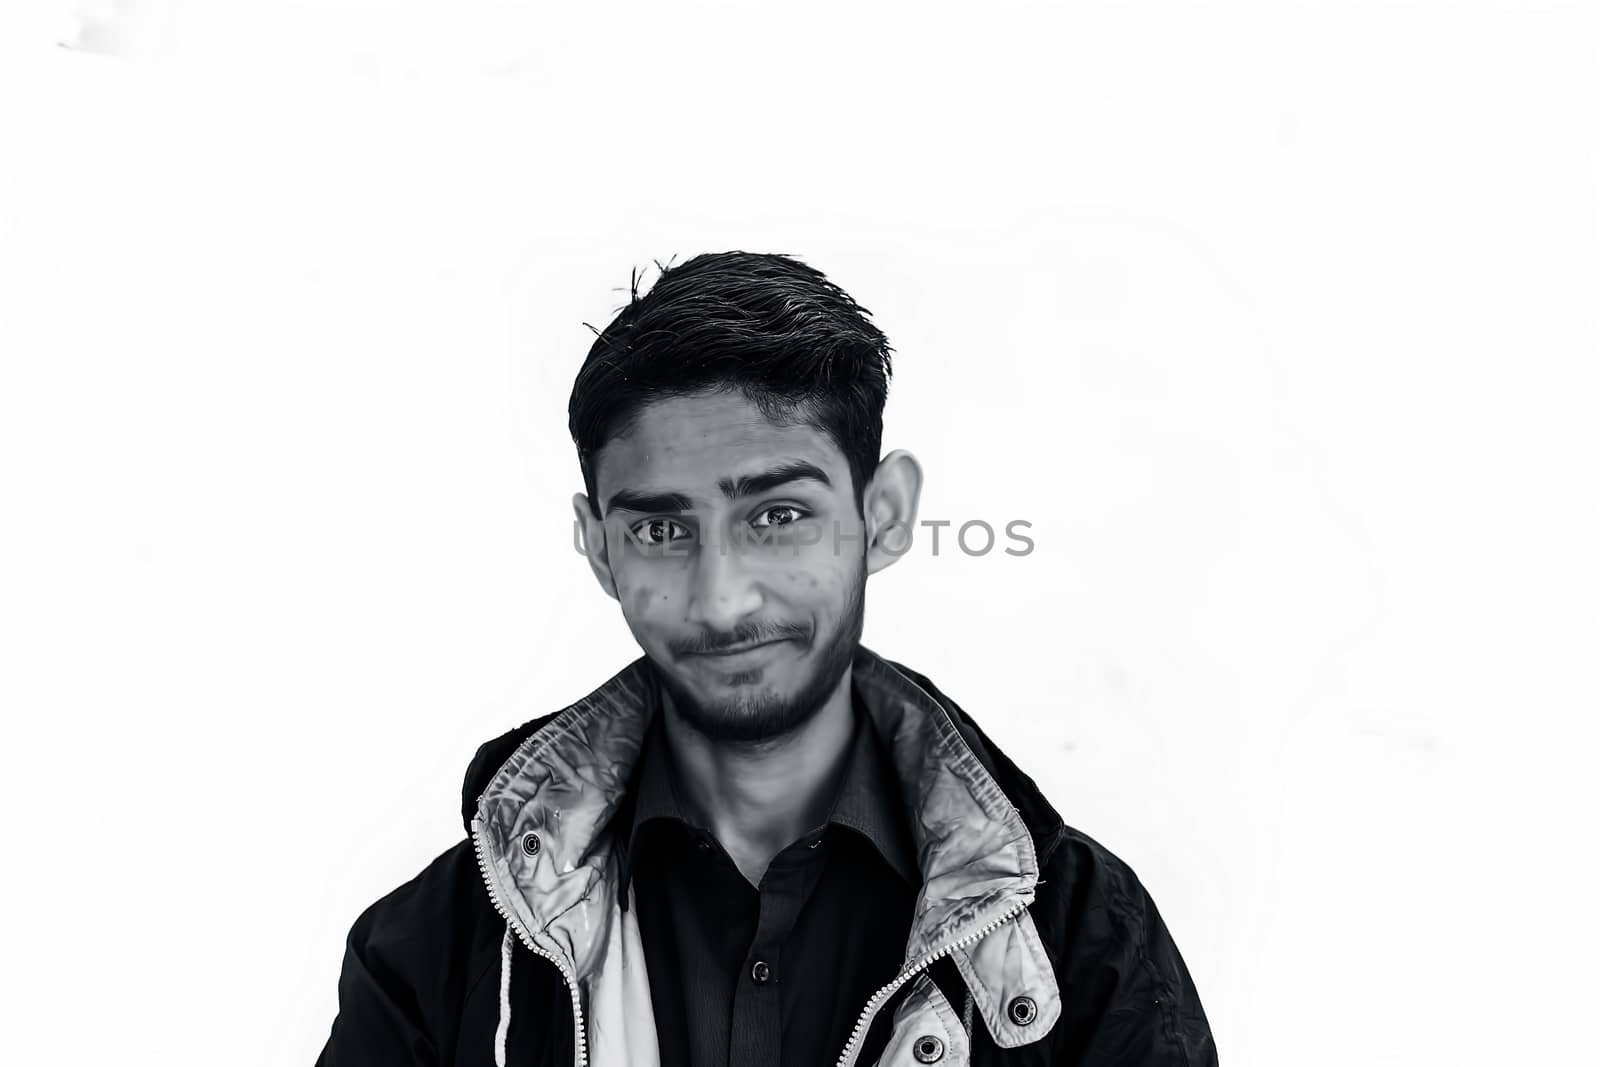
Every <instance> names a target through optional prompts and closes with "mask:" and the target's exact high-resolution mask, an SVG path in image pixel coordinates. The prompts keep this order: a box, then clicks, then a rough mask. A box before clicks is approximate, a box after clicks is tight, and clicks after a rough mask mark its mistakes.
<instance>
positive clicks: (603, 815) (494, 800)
mask: <svg viewBox="0 0 1600 1067" xmlns="http://www.w3.org/2000/svg"><path fill="white" fill-rule="evenodd" d="M914 677H916V678H917V679H919V680H921V681H923V682H925V681H926V680H925V679H921V676H920V675H917V676H914ZM853 678H854V684H855V686H856V689H857V692H858V693H859V695H860V697H861V701H862V704H863V706H864V708H865V710H866V712H867V713H868V715H869V716H870V717H871V721H872V726H873V728H874V729H875V731H876V732H877V734H878V736H879V737H880V738H882V739H883V741H884V744H885V747H886V749H887V755H888V758H889V762H890V763H891V764H892V765H893V767H894V770H895V774H896V779H897V781H896V789H897V791H898V794H899V796H900V797H901V799H902V801H903V803H904V806H905V810H906V813H907V815H908V821H909V824H910V828H911V833H912V839H913V845H914V849H915V852H916V857H917V865H918V868H919V870H920V872H921V878H922V885H921V889H920V891H919V893H918V897H917V901H916V905H915V908H914V910H913V919H912V926H911V931H910V936H909V937H908V939H907V944H906V954H905V959H906V965H907V967H910V966H912V965H913V964H914V963H915V962H916V961H919V960H922V959H923V958H924V957H926V956H931V955H936V954H938V953H941V952H944V951H947V950H949V949H950V948H951V946H952V945H954V944H957V943H961V944H966V943H969V942H970V941H971V940H972V939H975V938H977V937H978V936H980V935H981V934H983V933H984V932H985V931H990V930H992V929H994V927H995V925H996V924H997V923H998V922H1000V921H1001V920H1003V919H1004V918H1006V917H1008V916H1012V915H1016V914H1018V913H1019V912H1020V910H1021V909H1022V908H1024V907H1025V906H1026V905H1027V904H1029V903H1031V902H1032V900H1033V897H1034V892H1035V887H1036V886H1037V884H1038V881H1039V859H1038V854H1037V851H1036V847H1035V834H1034V833H1033V832H1030V828H1029V826H1028V825H1027V823H1025V822H1024V819H1023V816H1022V815H1021V814H1020V813H1019V811H1018V808H1017V807H1016V806H1015V805H1014V804H1013V802H1012V800H1011V799H1010V798H1008V796H1007V795H1006V794H1005V793H1004V792H1002V790H1001V788H1000V786H999V785H998V784H997V783H996V781H995V778H994V776H993V775H992V774H991V773H990V769H989V767H988V766H986V765H985V762H984V761H982V760H980V759H979V757H978V756H977V755H976V754H975V751H974V748H975V746H976V747H977V748H979V749H980V750H981V749H983V748H984V747H985V746H984V745H983V744H982V735H981V734H980V733H978V732H977V731H976V728H975V727H973V726H972V725H971V724H970V722H965V723H963V724H962V727H963V728H958V726H957V720H958V719H959V718H960V717H961V716H960V713H959V711H957V710H956V709H955V708H954V705H951V706H950V709H949V710H947V708H946V707H945V706H944V705H942V704H941V703H940V702H939V701H938V700H936V699H934V697H933V696H931V695H930V694H929V692H928V691H927V689H926V688H925V687H924V685H921V684H919V682H918V681H914V680H913V676H912V675H911V674H910V672H905V671H903V670H902V669H900V668H898V667H897V666H896V665H894V664H891V663H890V662H889V661H887V660H885V659H883V658H882V657H880V656H878V655H877V654H876V653H874V652H872V651H870V650H868V649H866V648H865V647H859V646H858V648H857V652H856V657H855V660H854V663H853ZM658 706H659V692H658V690H657V689H656V681H655V677H654V673H653V669H652V668H651V667H650V665H649V663H648V661H647V660H645V659H643V658H641V659H639V660H636V661H634V662H633V663H632V664H630V665H629V666H628V667H626V668H624V669H623V670H622V671H620V672H619V673H618V674H617V675H616V676H614V677H613V678H611V679H610V680H609V681H607V682H606V683H605V684H603V685H602V686H600V687H599V688H598V689H596V690H595V691H594V692H592V693H590V694H589V695H588V696H586V697H584V698H583V699H581V700H579V701H578V702H577V703H575V704H573V705H571V706H570V707H568V708H565V709H563V710H562V711H561V712H559V713H557V714H556V715H554V716H552V717H550V718H548V719H545V720H542V721H541V722H540V723H537V724H535V725H536V726H537V728H536V729H534V730H533V731H532V732H531V733H530V734H529V735H528V736H526V738H525V739H523V740H521V741H520V742H519V743H517V744H516V745H515V747H514V748H513V749H511V751H510V752H509V754H508V755H507V756H506V757H505V758H504V760H503V762H501V763H499V765H498V768H497V769H496V770H494V771H493V773H492V774H491V775H490V776H489V777H488V780H487V782H486V784H485V785H484V786H483V787H482V791H481V793H479V795H478V796H477V798H476V804H475V805H473V808H474V810H473V811H472V815H473V818H472V824H473V829H474V833H475V834H476V835H477V837H478V841H479V846H480V848H481V850H482V852H483V856H482V859H483V862H484V868H485V870H484V873H485V877H486V879H487V880H488V882H489V885H490V889H491V892H492V893H493V894H494V896H495V898H496V902H497V904H498V905H499V906H500V907H501V908H502V909H503V910H505V911H506V912H507V915H508V918H509V919H511V920H513V921H514V922H515V923H517V924H520V925H521V926H522V927H523V929H524V930H525V931H526V932H527V934H528V935H529V937H530V938H532V939H533V940H534V941H536V942H538V943H540V944H541V945H542V946H543V947H544V948H545V950H547V951H551V952H554V953H556V954H557V955H558V956H559V957H560V962H561V963H563V965H564V966H565V967H566V968H567V969H569V970H570V972H571V973H572V975H573V976H574V977H575V978H576V979H578V980H579V981H582V980H583V978H584V977H585V976H586V975H588V974H589V973H591V972H592V971H593V970H594V969H595V968H596V967H597V965H598V964H599V963H601V962H602V957H603V956H604V952H605V946H606V945H607V943H608V937H609V935H610V932H611V931H610V927H611V924H612V923H613V922H614V921H615V920H616V916H617V915H618V913H619V907H620V901H619V899H618V893H619V885H620V878H619V877H618V876H619V867H618V859H619V857H618V855H617V853H618V851H619V850H618V849H616V848H615V842H614V840H613V834H612V832H611V824H612V818H613V816H614V815H615V814H616V812H617V809H618V807H619V805H621V804H622V803H623V801H624V799H625V797H626V793H627V788H628V783H629V781H630V780H631V778H632V776H633V771H634V769H635V766H636V765H637V763H638V761H639V756H640V752H641V748H642V745H643V741H644V737H645V734H646V730H647V729H648V727H649V724H650V722H651V719H652V717H653V716H654V714H655V712H656V710H657V708H658ZM503 750H504V748H503V746H496V747H494V748H491V747H490V746H485V749H484V750H480V753H479V763H478V765H477V768H476V769H477V773H478V774H480V775H481V774H482V768H481V765H482V764H483V763H484V761H485V759H486V757H487V759H488V760H490V761H492V760H493V759H497V758H499V753H500V752H501V751H503ZM986 755H989V756H990V759H991V760H992V759H993V754H990V753H986ZM1010 769H1011V770H1012V771H1014V770H1015V768H1010ZM473 777H474V774H473V773H472V772H469V782H471V780H472V779H473ZM1016 778H1017V779H1019V780H1020V782H1021V783H1025V785H1026V787H1027V789H1028V790H1029V791H1030V792H1032V793H1034V794H1036V792H1037V791H1036V790H1033V789H1032V783H1031V782H1030V781H1028V779H1027V778H1026V777H1025V776H1022V775H1020V772H1018V773H1017V774H1016ZM470 788H471V787H470V785H469V789H470ZM1029 800H1030V802H1032V803H1037V804H1042V803H1043V801H1042V798H1036V797H1035V796H1030V798H1029ZM1044 810H1046V811H1047V812H1048V817H1047V818H1046V819H1045V820H1044V822H1043V825H1042V826H1041V827H1040V829H1039V832H1040V833H1041V835H1043V833H1044V831H1046V830H1053V829H1054V827H1055V826H1058V825H1059V817H1056V816H1055V815H1054V812H1053V810H1050V809H1048V806H1047V805H1046V806H1045V809H1044ZM1024 918H1025V916H1024ZM1025 925H1026V928H1027V932H1028V934H1029V938H1028V947H1029V948H1030V950H1031V948H1032V947H1033V946H1034V945H1035V944H1036V941H1037V937H1036V935H1034V934H1032V931H1031V927H1032V924H1031V922H1027V923H1026V924H1025ZM985 940H989V939H988V938H987V937H985ZM957 956H958V962H960V953H957ZM963 970H964V973H965V971H966V968H963ZM977 977H979V978H981V976H977ZM968 978H969V984H971V982H972V980H973V978H974V976H972V975H968ZM1050 984H1051V986H1052V989H1053V985H1054V982H1053V979H1051V980H1050ZM980 1006H982V1001H981V998H980ZM987 1014H988V1013H987V1012H986V1015H987ZM989 1022H990V1026H991V1029H993V1028H994V1026H995V1021H994V1020H992V1019H991V1020H989Z"/></svg>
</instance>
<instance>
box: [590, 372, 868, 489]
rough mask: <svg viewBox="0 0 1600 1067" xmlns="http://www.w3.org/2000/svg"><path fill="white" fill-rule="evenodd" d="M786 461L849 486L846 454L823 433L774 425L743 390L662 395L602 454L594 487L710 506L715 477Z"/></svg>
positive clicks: (800, 426) (798, 426)
mask: <svg viewBox="0 0 1600 1067" xmlns="http://www.w3.org/2000/svg"><path fill="white" fill-rule="evenodd" d="M784 460H806V461H809V462H811V463H814V464H816V465H817V466H818V467H821V468H822V469H823V470H824V471H825V472H827V474H828V477H829V478H830V479H831V480H832V482H833V488H834V490H835V491H840V490H841V487H843V488H848V487H849V485H850V480H849V479H850V474H849V465H848V463H847V462H846V461H845V458H844V453H842V452H841V451H839V447H838V445H836V444H835V443H834V441H833V438H832V437H830V436H828V434H826V433H824V432H823V431H821V430H819V429H817V428H816V427H814V426H811V425H809V424H807V423H804V422H799V421H796V422H793V423H776V422H772V421H771V420H769V419H768V418H767V417H766V416H765V415H763V414H762V413H761V409H760V408H758V407H756V405H755V404H754V403H752V402H751V401H750V400H748V399H747V398H746V397H745V396H744V395H743V394H741V393H737V392H734V393H698V394H695V395H693V396H680V397H667V398H663V399H661V400H655V401H652V402H651V403H649V404H647V405H646V406H645V407H643V408H642V409H640V411H639V413H638V415H637V416H636V417H635V418H634V420H633V425H632V426H630V427H629V428H628V431H627V432H626V433H623V434H619V435H617V436H616V437H613V438H612V439H611V440H610V441H607V442H606V445H605V447H604V448H602V449H601V450H600V455H599V457H598V461H597V462H596V464H595V490H596V492H597V494H598V495H599V497H600V499H602V500H604V499H605V498H606V497H607V496H608V495H609V494H611V493H613V492H616V491H618V490H621V489H632V490H641V491H663V492H680V493H684V494H686V495H688V496H691V497H694V498H696V499H703V500H706V501H710V500H712V499H716V498H718V497H720V496H721V493H720V492H719V491H718V490H717V482H718V480H719V479H726V478H729V477H733V476H738V475H740V474H748V473H752V472H755V471H759V470H762V469H764V468H767V467H770V466H772V465H773V463H775V462H780V461H784Z"/></svg>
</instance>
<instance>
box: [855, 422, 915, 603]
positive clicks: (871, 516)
mask: <svg viewBox="0 0 1600 1067" xmlns="http://www.w3.org/2000/svg"><path fill="white" fill-rule="evenodd" d="M921 496H922V466H921V464H919V463H918V462H917V458H916V457H915V456H913V455H912V454H911V453H910V452H907V451H905V450H904V449H896V450H895V451H893V452H890V453H889V454H888V455H887V456H884V457H883V459H882V460H881V461H879V463H878V469H877V470H875V471H873V472H872V480H871V481H869V482H868V483H867V491H866V492H865V493H863V494H862V500H861V513H862V518H863V519H864V520H865V522H866V535H867V573H868V574H876V573H877V572H878V571H881V570H883V568H885V567H887V566H888V565H889V564H891V563H893V562H894V561H895V560H897V559H899V558H900V557H901V556H903V555H905V554H906V553H907V552H909V551H910V550H911V536H912V531H914V530H915V529H916V526H917V501H918V500H919V499H920V498H921Z"/></svg>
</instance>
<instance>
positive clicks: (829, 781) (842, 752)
mask: <svg viewBox="0 0 1600 1067" xmlns="http://www.w3.org/2000/svg"><path fill="white" fill-rule="evenodd" d="M663 695H664V697H665V699H664V704H663V713H664V715H665V721H664V723H663V726H664V729H665V735H666V741H667V751H668V753H669V755H670V757H671V759H672V762H673V764H674V765H675V767H676V770H677V772H678V773H677V775H676V777H677V780H678V782H679V783H680V790H681V792H680V796H679V799H680V801H681V802H682V803H683V805H684V806H685V807H686V808H687V809H688V813H689V814H690V815H691V816H692V817H693V818H695V819H696V820H697V821H699V822H701V823H703V824H704V825H706V826H708V827H710V829H711V831H712V833H714V834H715V835H716V837H717V840H718V841H720V842H721V843H722V847H723V848H725V849H727V851H728V854H729V855H730V856H731V857H732V858H733V861H734V863H735V864H737V865H738V867H739V870H740V872H741V873H743V874H744V876H745V878H746V879H747V880H749V882H750V883H751V884H752V885H756V886H759V885H760V884H761V877H762V875H763V874H765V873H766V870H767V866H768V865H769V864H770V863H771V862H772V857H774V856H776V855H777V854H778V853H779V852H781V851H783V850H784V849H785V848H786V847H788V846H789V845H790V844H792V843H793V842H794V841H796V840H797V839H798V838H799V837H800V836H801V835H803V834H804V833H805V832H806V831H808V830H810V829H812V828H813V827H815V826H816V825H817V824H818V823H820V822H822V820H823V819H824V818H825V817H826V816H827V814H828V811H829V807H830V805H831V803H832V800H833V795H834V793H835V791H836V787H837V785H838V781H839V775H840V773H841V772H842V771H843V769H844V762H845V758H846V756H847V755H848V749H849V747H850V738H851V733H852V731H853V730H854V728H855V709H854V707H853V704H852V701H851V699H850V671H849V670H848V669H846V670H845V672H844V675H843V677H841V678H840V679H839V683H838V684H837V685H836V686H834V689H833V692H832V693H830V694H829V695H828V697H827V699H826V700H825V701H824V702H823V705H822V707H821V708H819V709H817V713H816V714H815V715H813V716H812V717H811V718H810V719H809V720H807V721H806V723H805V724H804V725H802V726H801V727H800V728H799V729H797V730H794V731H792V732H790V733H788V734H785V735H784V736H782V737H779V738H773V739H771V740H767V741H759V742H754V743H740V742H727V741H714V740H712V739H710V738H708V737H706V736H705V735H704V734H702V733H700V732H699V731H697V730H695V729H694V728H693V727H691V726H689V725H688V724H687V723H686V722H684V721H683V719H682V718H680V717H679V715H678V713H677V710H676V709H675V708H674V707H673V705H672V700H671V697H670V695H666V694H663Z"/></svg>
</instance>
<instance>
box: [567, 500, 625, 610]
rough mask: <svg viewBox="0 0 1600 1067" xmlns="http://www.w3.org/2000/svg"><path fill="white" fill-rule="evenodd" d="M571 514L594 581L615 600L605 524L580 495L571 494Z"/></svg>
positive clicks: (614, 586) (614, 580) (614, 581)
mask: <svg viewBox="0 0 1600 1067" xmlns="http://www.w3.org/2000/svg"><path fill="white" fill-rule="evenodd" d="M572 513H573V515H574V516H575V518H576V524H575V529H576V530H577V531H579V532H581V533H582V535H583V545H582V548H583V554H584V555H585V556H587V557H589V569H590V570H592V571H594V576H595V580H596V581H598V582H599V583H600V588H601V589H604V590H605V591H606V596H608V597H610V598H611V599H613V600H615V599H617V582H616V579H615V578H613V577H611V554H610V552H609V551H608V550H607V548H606V524H605V523H603V522H601V521H600V520H599V519H597V518H595V517H594V512H592V511H590V510H589V498H588V497H587V496H584V495H583V494H582V493H574V494H573V496H572Z"/></svg>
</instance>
